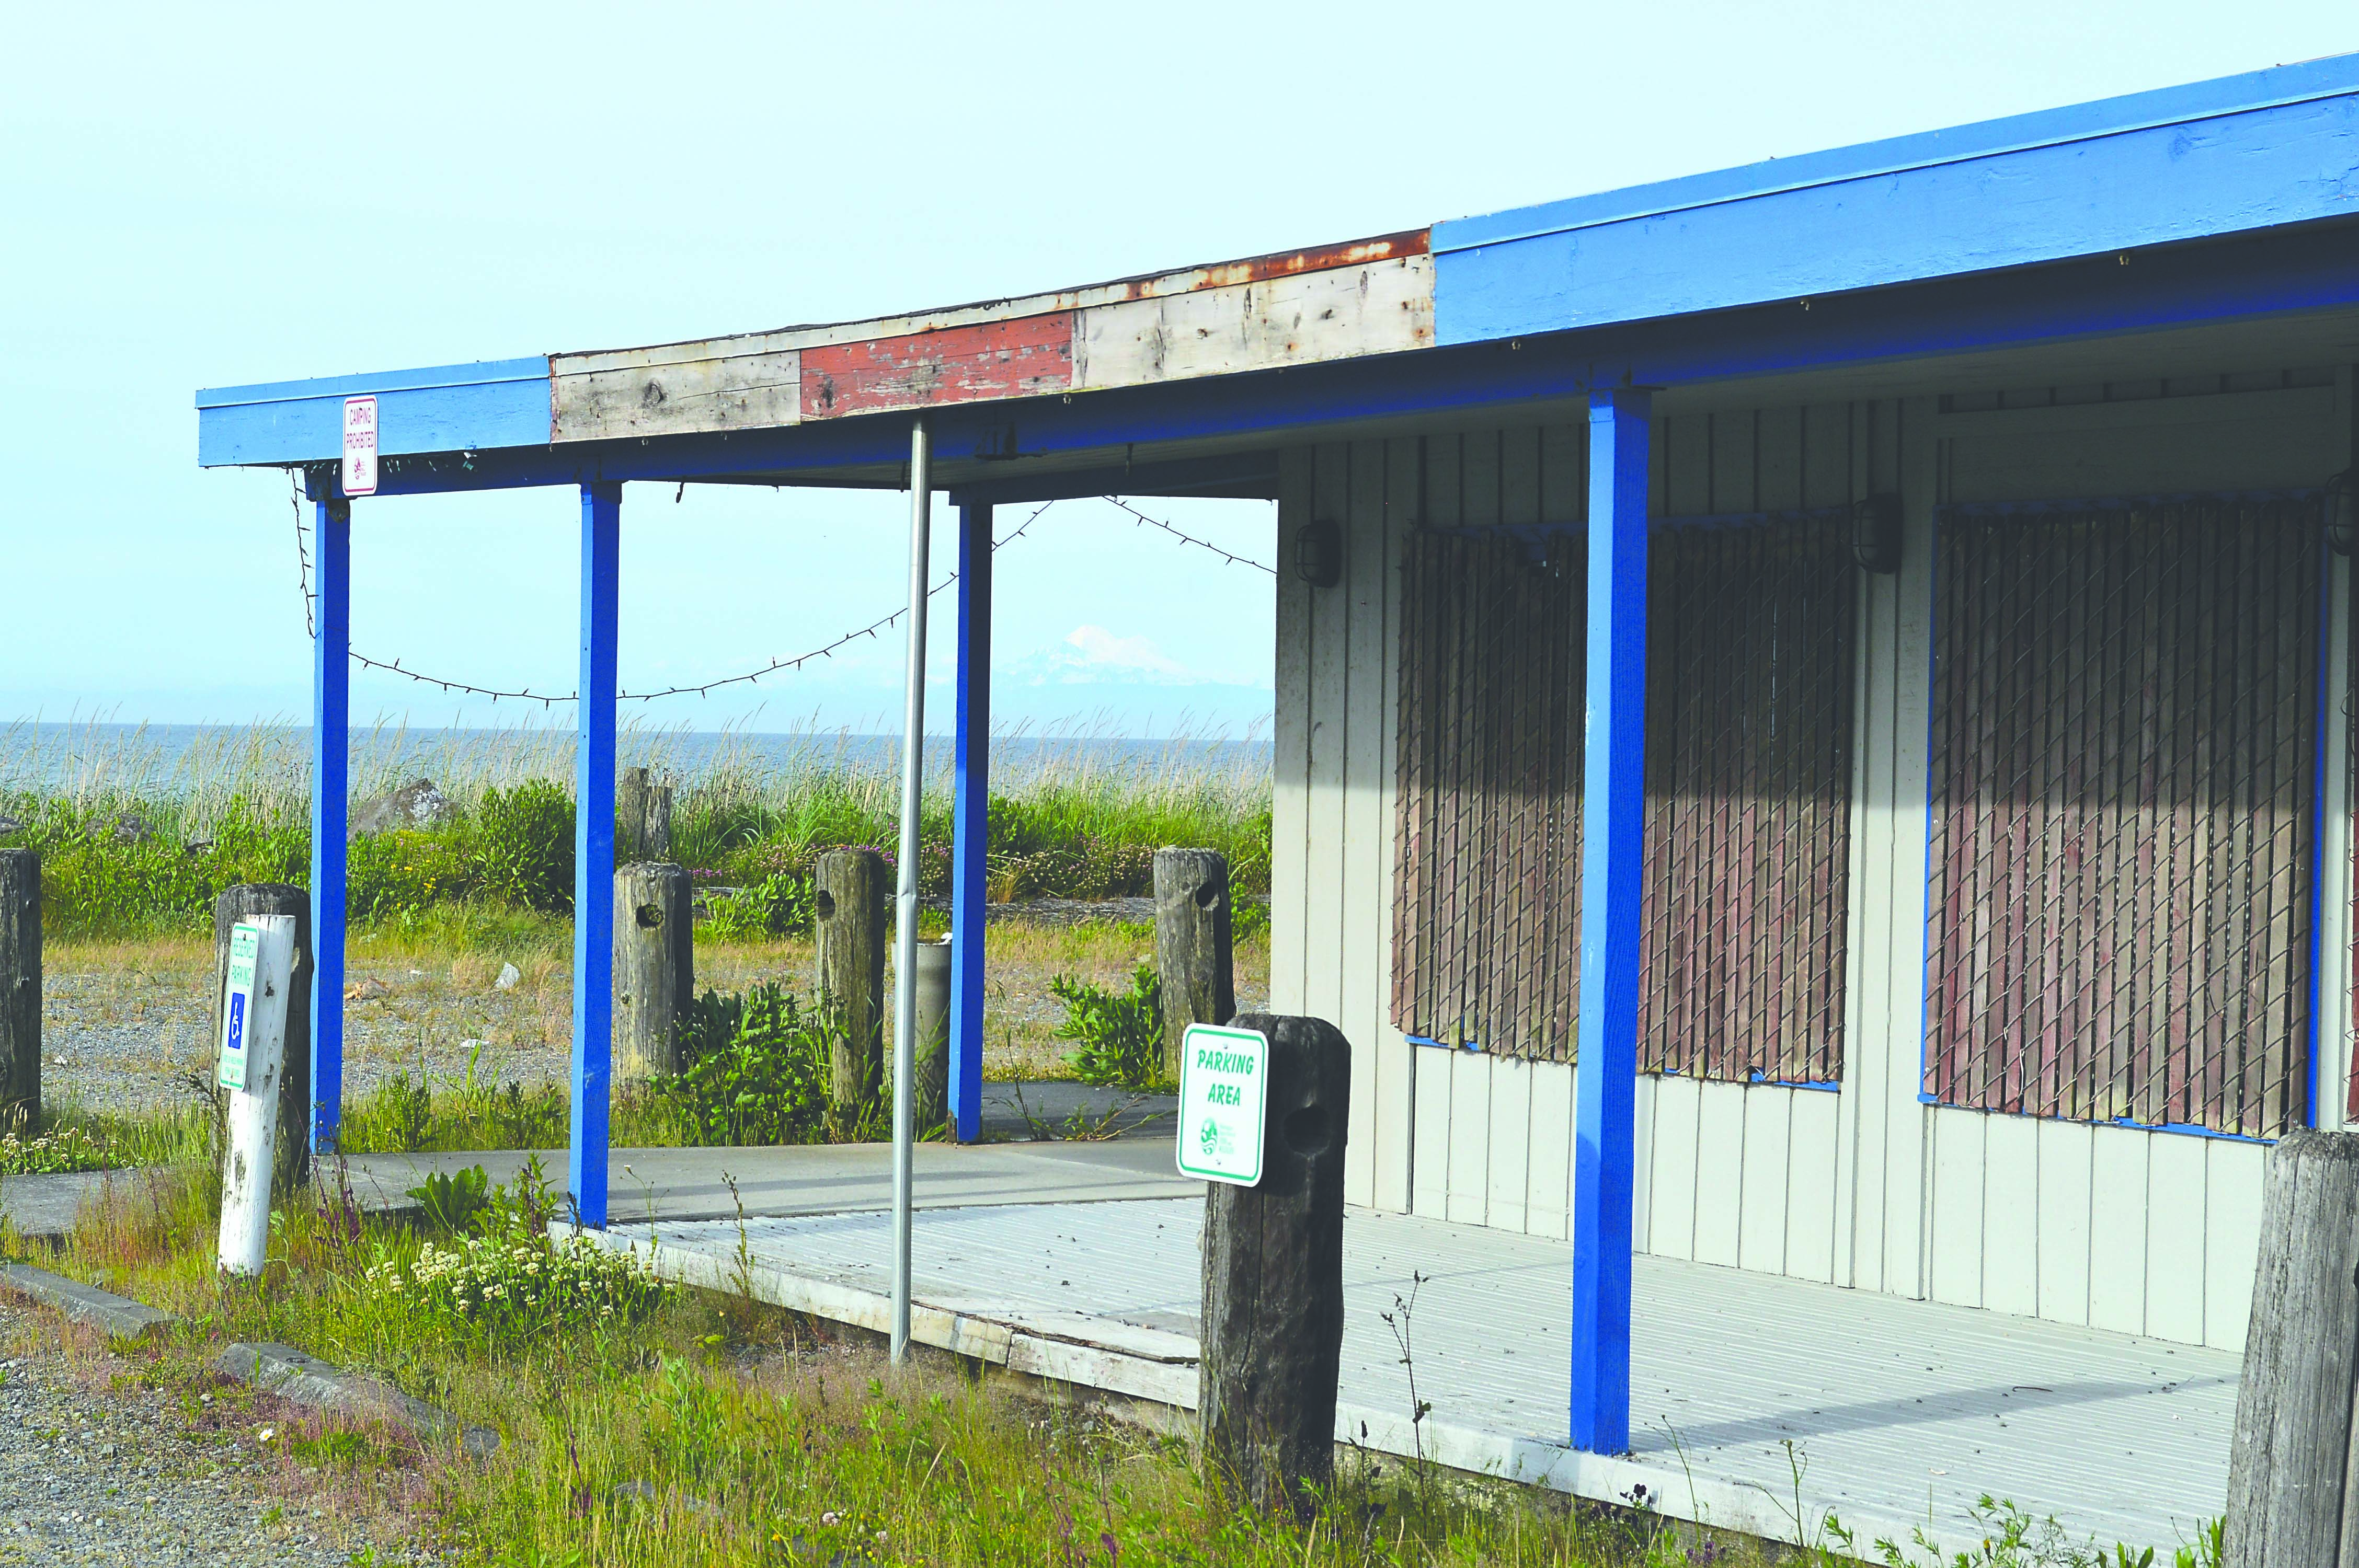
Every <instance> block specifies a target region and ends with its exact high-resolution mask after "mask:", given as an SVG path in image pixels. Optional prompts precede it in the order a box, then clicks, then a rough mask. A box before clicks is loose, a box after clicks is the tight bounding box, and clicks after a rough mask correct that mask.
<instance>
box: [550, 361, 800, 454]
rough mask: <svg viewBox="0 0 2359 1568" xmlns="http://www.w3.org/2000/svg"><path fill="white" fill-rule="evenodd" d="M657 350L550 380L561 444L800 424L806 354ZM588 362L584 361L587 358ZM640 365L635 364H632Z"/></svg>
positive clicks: (566, 371) (561, 372)
mask: <svg viewBox="0 0 2359 1568" xmlns="http://www.w3.org/2000/svg"><path fill="white" fill-rule="evenodd" d="M657 352H658V351H639V352H638V354H637V355H636V356H622V355H616V356H602V357H611V358H615V359H622V360H624V361H625V362H623V363H618V364H614V365H610V366H601V367H599V368H596V369H590V368H582V369H573V368H571V365H572V364H574V363H576V362H578V361H566V360H560V361H558V362H556V363H557V364H558V365H559V366H560V368H559V369H557V370H556V371H555V372H554V373H552V374H551V376H550V380H549V389H550V390H549V398H550V405H549V408H550V415H549V423H550V435H551V438H552V439H555V440H559V441H598V440H611V439H614V438H619V437H625V436H680V435H692V434H696V433H698V432H701V431H709V430H738V429H745V430H753V429H762V428H766V427H778V426H782V425H795V424H799V423H800V422H801V421H802V398H803V394H802V385H803V361H802V354H801V352H800V351H799V350H795V349H782V350H777V351H771V352H766V353H750V354H740V355H717V354H709V355H704V356H701V357H698V358H694V359H678V360H664V359H658V358H657V357H656V355H657ZM585 357H586V356H585ZM634 358H636V359H637V360H639V361H640V362H630V361H631V360H632V359H634Z"/></svg>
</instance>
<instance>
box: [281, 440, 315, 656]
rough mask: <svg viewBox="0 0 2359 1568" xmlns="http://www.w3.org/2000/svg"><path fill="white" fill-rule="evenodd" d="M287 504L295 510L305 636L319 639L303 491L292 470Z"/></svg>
mask: <svg viewBox="0 0 2359 1568" xmlns="http://www.w3.org/2000/svg"><path fill="white" fill-rule="evenodd" d="M287 504H288V505H289V506H291V507H293V508H294V509H295V583H296V586H297V587H298V588H300V589H302V590H303V635H305V636H306V637H317V636H318V635H319V634H320V627H319V623H318V622H316V621H314V620H313V619H312V615H311V552H310V549H309V548H308V547H307V546H305V545H304V542H303V540H304V531H303V489H302V486H301V485H300V484H299V483H298V482H297V481H296V478H295V473H294V470H291V469H290V470H288V473H287Z"/></svg>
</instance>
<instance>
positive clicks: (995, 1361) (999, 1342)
mask: <svg viewBox="0 0 2359 1568" xmlns="http://www.w3.org/2000/svg"><path fill="white" fill-rule="evenodd" d="M551 1228H552V1231H555V1230H558V1229H564V1230H566V1231H568V1233H570V1230H571V1227H561V1226H553V1227H551ZM582 1234H583V1235H585V1236H587V1237H589V1238H591V1239H592V1240H593V1241H595V1242H596V1243H597V1244H598V1245H599V1246H601V1247H604V1248H608V1249H612V1250H614V1251H627V1252H636V1253H638V1254H640V1255H641V1256H642V1257H645V1258H647V1260H648V1264H649V1267H650V1268H651V1269H652V1270H653V1271H655V1273H656V1275H657V1276H658V1278H660V1279H664V1280H669V1281H673V1282H675V1283H678V1284H683V1285H692V1286H695V1287H697V1288H699V1289H702V1290H708V1291H716V1292H723V1293H724V1294H731V1295H734V1294H739V1293H745V1294H750V1295H751V1296H752V1297H753V1299H754V1300H756V1301H758V1302H763V1303H767V1304H769V1305H771V1306H778V1307H785V1308H787V1309H788V1311H791V1312H800V1313H808V1314H810V1315H811V1316H813V1317H821V1318H825V1319H827V1320H828V1321H829V1322H831V1323H841V1324H845V1325H850V1326H853V1327H855V1328H863V1329H866V1330H868V1331H869V1332H870V1333H873V1334H880V1335H881V1334H885V1333H887V1332H889V1331H890V1329H891V1327H892V1302H891V1301H890V1299H888V1298H887V1297H886V1296H883V1295H880V1294H878V1293H877V1292H874V1291H867V1290H863V1289H861V1288H859V1287H857V1286H853V1285H845V1284H841V1283H838V1282H836V1281H829V1280H819V1279H813V1278H811V1277H810V1276H808V1275H802V1274H794V1273H789V1272H788V1271H785V1270H782V1269H773V1268H766V1267H763V1266H761V1265H758V1264H757V1265H754V1266H752V1267H750V1268H745V1269H741V1268H740V1265H739V1263H738V1260H736V1259H735V1258H734V1257H724V1256H721V1255H718V1254H715V1253H712V1252H707V1251H703V1250H701V1249H690V1248H685V1247H679V1246H670V1247H667V1246H664V1245H661V1244H660V1242H658V1244H657V1245H655V1246H653V1247H649V1246H648V1245H647V1242H645V1241H644V1240H643V1239H641V1238H636V1237H634V1236H631V1235H628V1234H625V1233H623V1232H619V1231H613V1230H606V1231H595V1230H592V1231H584V1232H582ZM1107 1327H1108V1329H1109V1330H1110V1331H1115V1330H1118V1329H1119V1328H1120V1327H1121V1325H1116V1324H1114V1323H1111V1322H1109V1323H1108V1325H1107ZM909 1336H910V1337H911V1338H912V1339H914V1340H916V1341H917V1342H918V1343H919V1344H921V1345H928V1346H933V1347H934V1348H936V1349H940V1350H948V1351H951V1352H952V1353H953V1354H955V1355H960V1356H966V1357H973V1358H974V1359H976V1360H979V1361H984V1362H988V1363H990V1364H991V1365H994V1366H998V1367H1005V1368H1007V1369H1008V1370H1009V1371H1012V1372H1019V1373H1024V1374H1027V1375H1028V1376H1031V1377H1036V1378H1040V1379H1046V1380H1048V1381H1050V1382H1057V1383H1066V1384H1071V1385H1072V1386H1075V1387H1078V1388H1087V1389H1094V1390H1103V1391H1104V1392H1107V1393H1114V1394H1120V1395H1123V1396H1125V1397H1126V1398H1128V1399H1131V1400H1141V1401H1144V1402H1146V1403H1147V1404H1150V1405H1159V1406H1163V1407H1165V1408H1166V1409H1168V1410H1169V1411H1172V1412H1174V1413H1175V1414H1177V1415H1180V1416H1183V1417H1184V1416H1187V1415H1190V1414H1192V1413H1193V1411H1195V1409H1196V1368H1195V1366H1194V1364H1193V1363H1175V1362H1171V1361H1164V1360H1154V1359H1150V1358H1148V1357H1141V1356H1136V1355H1130V1354H1126V1353H1125V1352H1122V1351H1119V1350H1114V1349H1109V1348H1106V1347H1104V1346H1091V1345H1084V1344H1079V1343H1076V1342H1074V1341H1071V1340H1069V1339H1063V1338H1046V1337H1043V1336H1038V1335H1035V1334H1027V1333H1026V1332H1024V1331H1023V1330H1022V1329H1020V1328H1017V1327H1015V1326H1013V1325H1009V1324H1006V1323H1000V1322H996V1321H994V1320H993V1319H991V1318H989V1317H986V1316H982V1315H979V1314H976V1313H974V1312H973V1311H972V1310H969V1311H965V1312H952V1311H946V1310H944V1309H943V1308H940V1307H938V1306H929V1305H928V1304H927V1303H924V1302H922V1301H920V1302H913V1303H911V1304H910V1309H909ZM1167 1424H1168V1423H1167ZM1180 1424H1185V1423H1184V1422H1182V1423H1180ZM1417 1428H1421V1429H1422V1430H1421V1432H1420V1431H1419V1430H1418V1429H1417ZM1417 1428H1413V1427H1412V1425H1411V1423H1410V1422H1409V1421H1408V1417H1407V1416H1406V1415H1405V1414H1402V1413H1400V1412H1397V1411H1388V1410H1379V1409H1376V1408H1374V1407H1371V1406H1364V1405H1351V1404H1339V1405H1338V1406H1337V1407H1336V1411H1335V1441H1336V1443H1337V1444H1339V1445H1342V1446H1345V1447H1353V1448H1360V1449H1364V1450H1367V1451H1370V1452H1374V1453H1377V1454H1388V1455H1391V1456H1393V1457H1395V1458H1403V1459H1406V1458H1411V1457H1415V1456H1419V1455H1422V1457H1423V1458H1425V1459H1426V1460H1428V1461H1430V1462H1431V1463H1433V1464H1437V1465H1442V1466H1444V1467H1445V1468H1448V1469H1451V1470H1458V1471H1463V1472H1465V1473H1466V1474H1468V1475H1473V1476H1487V1477H1491V1478H1494V1479H1498V1480H1504V1481H1512V1482H1517V1483H1519V1484H1521V1485H1524V1486H1530V1487H1546V1488H1548V1489H1549V1490H1550V1491H1555V1492H1562V1493H1566V1494H1568V1495H1570V1496H1572V1497H1577V1498H1586V1499H1588V1500H1590V1501H1592V1502H1602V1503H1613V1504H1615V1505H1617V1506H1620V1507H1623V1508H1634V1509H1641V1510H1646V1511H1652V1512H1655V1513H1658V1514H1661V1515H1663V1516H1664V1517H1665V1518H1667V1519H1679V1520H1682V1521H1685V1522H1690V1523H1695V1524H1704V1525H1709V1526H1711V1527H1712V1528H1713V1529H1715V1530H1735V1531H1740V1532H1742V1533H1744V1534H1746V1535H1753V1536H1758V1537H1760V1538H1761V1539H1763V1540H1766V1541H1778V1542H1782V1543H1784V1544H1787V1545H1795V1546H1800V1545H1832V1544H1833V1541H1832V1537H1831V1534H1830V1531H1829V1529H1828V1525H1829V1521H1830V1519H1840V1521H1841V1523H1842V1525H1843V1528H1845V1529H1847V1530H1850V1531H1851V1532H1852V1533H1853V1534H1854V1537H1855V1538H1856V1539H1857V1541H1859V1542H1860V1543H1861V1545H1862V1546H1863V1548H1864V1546H1866V1545H1867V1544H1868V1543H1871V1542H1873V1541H1875V1540H1876V1539H1877V1538H1878V1537H1880V1536H1881V1537H1889V1538H1890V1539H1892V1540H1894V1541H1909V1540H1910V1539H1911V1532H1912V1531H1914V1530H1926V1529H1928V1526H1929V1521H1927V1520H1925V1519H1913V1520H1911V1519H1885V1518H1882V1517H1879V1516H1874V1515H1855V1514H1852V1513H1849V1512H1846V1511H1844V1510H1843V1509H1840V1508H1837V1507H1835V1506H1834V1505H1832V1504H1830V1503H1828V1502H1826V1501H1825V1500H1824V1499H1823V1498H1821V1497H1818V1496H1814V1495H1813V1489H1812V1488H1811V1487H1810V1486H1809V1484H1808V1480H1807V1477H1806V1478H1805V1480H1804V1482H1803V1484H1802V1485H1801V1486H1800V1487H1799V1488H1798V1490H1799V1494H1800V1495H1799V1496H1796V1495H1793V1494H1784V1495H1781V1494H1778V1493H1776V1492H1773V1491H1771V1490H1770V1489H1769V1488H1767V1487H1762V1486H1759V1485H1757V1484H1756V1483H1753V1482H1749V1481H1737V1480H1732V1479H1729V1478H1727V1477H1724V1476H1712V1475H1709V1474H1706V1473H1703V1472H1701V1471H1699V1470H1697V1469H1695V1468H1693V1467H1692V1466H1690V1465H1685V1464H1682V1463H1678V1462H1674V1463H1669V1464H1666V1463H1664V1462H1663V1461H1662V1460H1660V1459H1658V1458H1652V1457H1649V1458H1644V1459H1637V1458H1629V1457H1607V1456H1602V1455H1599V1454H1585V1453H1582V1452H1581V1451H1579V1450H1577V1449H1573V1448H1569V1447H1566V1446H1564V1445H1563V1444H1555V1443H1549V1442H1548V1441H1546V1440H1544V1439H1541V1438H1538V1437H1510V1436H1507V1435H1506V1434H1504V1433H1495V1432H1485V1431H1483V1430H1482V1429H1480V1428H1476V1427H1470V1426H1458V1425H1453V1424H1451V1423H1449V1422H1440V1421H1436V1420H1434V1419H1433V1418H1431V1417H1430V1416H1429V1417H1428V1418H1427V1419H1426V1420H1425V1421H1424V1422H1419V1423H1417ZM1363 1433H1364V1434H1365V1435H1363ZM1960 1544H1964V1543H1962V1542H1961V1543H1960Z"/></svg>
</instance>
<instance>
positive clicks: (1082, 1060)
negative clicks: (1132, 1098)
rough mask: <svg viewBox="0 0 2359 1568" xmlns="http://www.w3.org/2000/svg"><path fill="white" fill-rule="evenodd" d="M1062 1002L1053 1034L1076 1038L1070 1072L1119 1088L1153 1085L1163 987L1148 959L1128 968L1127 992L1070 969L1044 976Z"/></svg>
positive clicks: (1159, 1066) (1158, 1069) (1158, 1067)
mask: <svg viewBox="0 0 2359 1568" xmlns="http://www.w3.org/2000/svg"><path fill="white" fill-rule="evenodd" d="M1049 995H1051V996H1053V997H1055V998H1056V999H1057V1000H1059V1001H1061V1002H1063V1003H1064V1004H1065V1022H1064V1023H1063V1024H1062V1025H1060V1027H1059V1028H1058V1030H1057V1035H1058V1038H1060V1039H1063V1040H1071V1041H1075V1042H1078V1048H1077V1049H1076V1050H1075V1051H1074V1052H1073V1054H1072V1056H1071V1063H1072V1068H1073V1076H1075V1077H1077V1078H1079V1079H1081V1081H1082V1082H1083V1083H1085V1084H1096V1085H1101V1086H1107V1085H1112V1086H1119V1087H1124V1088H1134V1089H1136V1088H1148V1087H1158V1086H1159V1084H1160V1081H1161V1079H1162V1076H1163V987H1162V983H1161V982H1160V981H1159V980H1158V979H1156V975H1155V969H1154V967H1153V966H1152V965H1148V964H1141V965H1139V966H1138V968H1136V970H1134V971H1133V972H1132V975H1131V979H1130V990H1129V992H1128V994H1126V995H1125V994H1122V993H1119V992H1115V991H1112V990H1109V989H1106V988H1105V987H1103V986H1098V985H1092V984H1091V983H1089V982H1088V981H1086V980H1082V979H1075V978H1074V977H1072V976H1071V975H1059V976H1057V977H1056V978H1055V979H1051V980H1050V981H1049Z"/></svg>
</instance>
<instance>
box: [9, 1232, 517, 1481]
mask: <svg viewBox="0 0 2359 1568" xmlns="http://www.w3.org/2000/svg"><path fill="white" fill-rule="evenodd" d="M0 1289H5V1290H9V1291H13V1292H16V1294H18V1295H22V1296H27V1297H29V1298H30V1299H32V1300H33V1301H35V1302H38V1303H40V1304H41V1305H43V1306H45V1307H48V1308H49V1309H50V1310H51V1311H53V1312H57V1313H60V1314H63V1315H64V1316H66V1317H68V1318H71V1319H72V1320H73V1321H74V1322H76V1323H87V1324H90V1325H93V1326H95V1327H98V1328H102V1329H104V1330H105V1331H106V1332H107V1333H108V1334H110V1335H112V1336H114V1337H115V1338H117V1339H145V1338H147V1336H150V1335H152V1334H154V1333H156V1332H157V1331H158V1330H159V1329H164V1328H169V1327H171V1326H172V1325H174V1324H176V1323H178V1322H179V1319H178V1318H176V1317H174V1316H173V1315H172V1314H170V1313H168V1312H158V1310H157V1309H156V1308H154V1307H151V1306H148V1305H146V1304H145V1303H140V1302H135V1301H133V1300H131V1299H130V1298H129V1297H128V1296H118V1295H116V1294H114V1292H112V1291H102V1290H100V1289H99V1288H98V1287H97V1286H95V1285H85V1284H83V1283H82V1281H79V1280H69V1279H67V1278H66V1277H65V1276H64V1275H62V1274H52V1273H50V1272H49V1271H48V1270H47V1269H36V1268H34V1267H33V1266H32V1265H31V1264H30V1263H0ZM213 1369H214V1370H215V1371H218V1372H222V1373H224V1374H226V1375H227V1376H229V1377H232V1378H235V1379H238V1380H239V1381H240V1382H245V1383H251V1384H253V1385H254V1386H255V1388H257V1389H260V1390H262V1391H263V1392H265V1393H267V1394H276V1395H277V1396H278V1397H279V1398H280V1399H282V1400H287V1401H288V1403H290V1404H299V1405H303V1406H306V1407H309V1408H310V1409H313V1410H332V1411H346V1412H348V1413H350V1414H353V1415H363V1416H377V1417H381V1418H384V1419H386V1420H389V1421H393V1422H398V1423H400V1424H401V1425H403V1426H407V1427H408V1428H410V1429H411V1430H412V1431H415V1432H417V1433H419V1435H421V1436H424V1437H428V1438H444V1439H449V1438H456V1439H457V1440H458V1444H459V1446H460V1448H461V1449H462V1450H463V1451H464V1452H465V1453H466V1454H468V1455H469V1456H470V1457H473V1458H476V1459H481V1458H484V1456H486V1455H488V1454H491V1453H492V1452H493V1451H494V1450H495V1449H496V1448H498V1447H499V1445H500V1434H499V1433H496V1432H493V1431H491V1430H490V1429H489V1428H487V1427H480V1426H466V1427H462V1426H461V1425H460V1424H459V1423H458V1422H455V1421H453V1420H451V1417H450V1416H448V1415H446V1414H444V1413H443V1412H442V1411H439V1410H436V1409H435V1408H434V1407H433V1406H432V1405H429V1404H428V1403H427V1402H426V1401H425V1400H414V1399H411V1398H410V1397H409V1396H408V1394H405V1393H403V1392H402V1391H401V1390H398V1389H392V1388H387V1387H386V1385H385V1384H383V1383H380V1382H378V1381H376V1380H375V1379H373V1378H364V1377H361V1376H360V1375H358V1374H357V1373H353V1372H346V1371H343V1370H342V1369H340V1368H335V1367H332V1366H330V1365H329V1364H328V1363H327V1362H325V1361H322V1360H321V1359H320V1358H319V1357H316V1356H311V1355H307V1354H306V1353H304V1352H303V1351H300V1350H297V1349H295V1348H294V1347H293V1346H286V1345H267V1344H265V1345H244V1344H240V1345H233V1346H229V1348H227V1349H226V1350H223V1352H222V1353H221V1354H220V1355H219V1356H216V1357H213Z"/></svg>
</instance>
